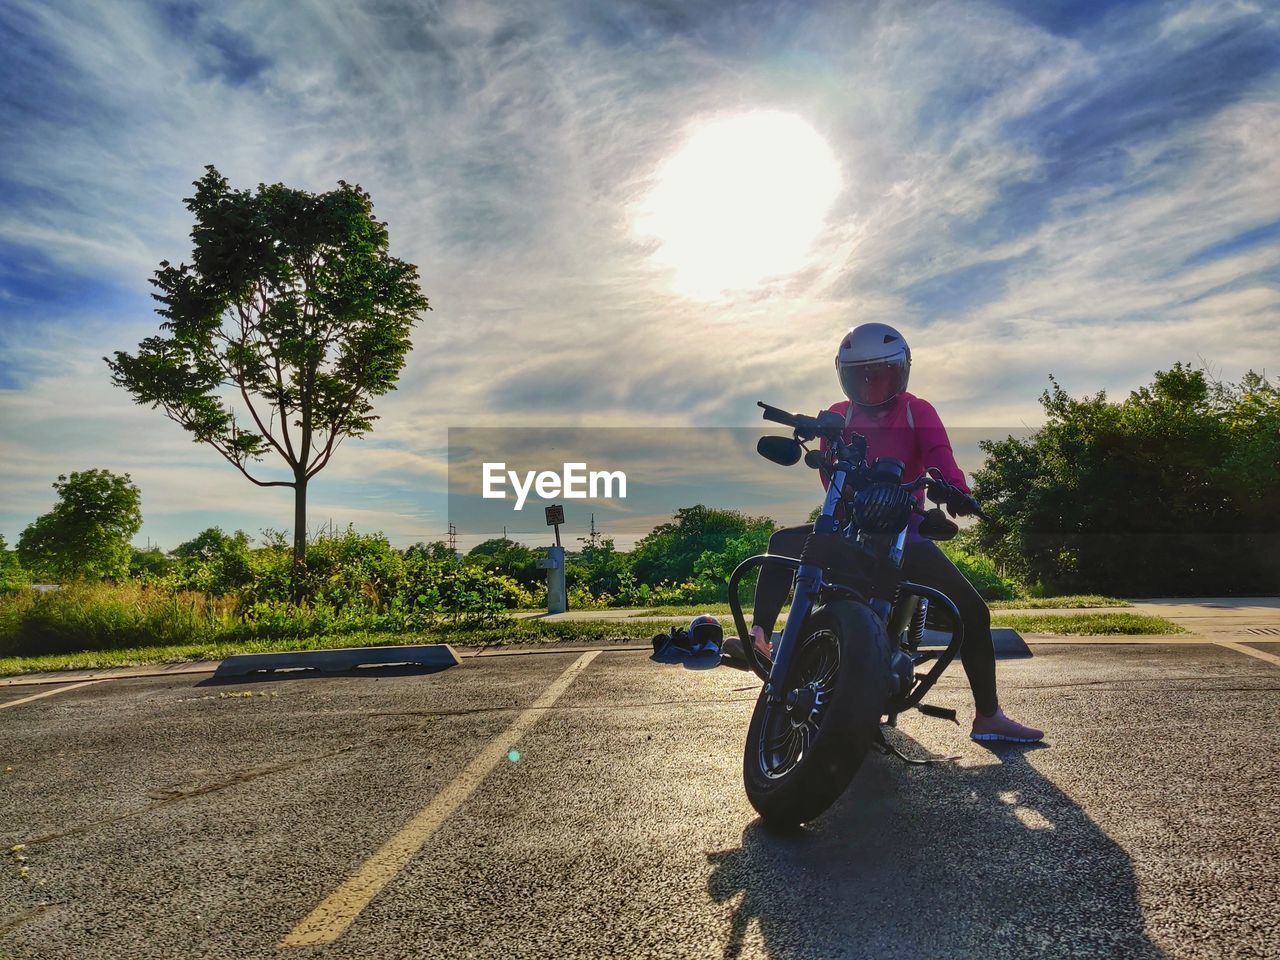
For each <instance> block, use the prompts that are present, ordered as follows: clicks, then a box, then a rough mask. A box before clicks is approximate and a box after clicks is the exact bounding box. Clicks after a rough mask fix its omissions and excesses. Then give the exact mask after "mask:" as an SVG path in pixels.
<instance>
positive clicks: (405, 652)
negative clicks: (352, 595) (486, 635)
mask: <svg viewBox="0 0 1280 960" xmlns="http://www.w3.org/2000/svg"><path fill="white" fill-rule="evenodd" d="M461 662H462V661H461V660H460V659H459V658H458V655H457V653H455V652H454V649H453V647H451V646H449V644H447V643H430V644H416V645H407V646H388V647H339V648H337V649H333V650H298V651H289V652H285V653H244V654H238V655H236V656H231V657H227V659H225V660H223V661H222V662H221V663H220V664H218V668H217V669H216V670H215V671H214V672H213V679H215V680H218V679H221V678H223V677H243V676H247V675H249V674H254V673H274V672H276V671H288V670H318V671H320V672H321V673H347V672H350V671H352V670H357V669H359V668H361V667H387V666H416V667H426V668H429V669H431V670H433V671H436V670H443V669H446V668H448V667H453V666H457V665H458V664H459V663H461Z"/></svg>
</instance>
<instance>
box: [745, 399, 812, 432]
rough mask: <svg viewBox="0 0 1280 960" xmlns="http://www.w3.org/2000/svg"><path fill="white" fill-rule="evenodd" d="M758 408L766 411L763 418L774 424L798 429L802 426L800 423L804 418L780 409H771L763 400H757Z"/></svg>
mask: <svg viewBox="0 0 1280 960" xmlns="http://www.w3.org/2000/svg"><path fill="white" fill-rule="evenodd" d="M756 406H757V407H760V408H762V409H763V410H764V414H763V416H764V418H765V419H766V420H772V421H773V422H774V423H785V424H786V425H787V426H788V427H798V426H799V425H800V422H799V421H800V420H801V419H802V418H801V417H800V415H799V414H796V413H787V411H785V410H783V409H781V408H780V407H771V406H769V404H767V403H765V402H764V401H763V400H757V401H756Z"/></svg>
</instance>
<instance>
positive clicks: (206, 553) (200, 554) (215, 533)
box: [173, 527, 249, 560]
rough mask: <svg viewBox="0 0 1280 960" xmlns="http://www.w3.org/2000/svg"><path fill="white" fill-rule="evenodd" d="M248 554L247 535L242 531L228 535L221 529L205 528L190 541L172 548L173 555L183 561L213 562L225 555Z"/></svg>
mask: <svg viewBox="0 0 1280 960" xmlns="http://www.w3.org/2000/svg"><path fill="white" fill-rule="evenodd" d="M248 552H249V535H248V534H247V533H245V532H244V531H243V530H237V531H236V532H235V533H234V534H228V533H227V532H226V531H224V530H223V529H222V528H221V527H206V528H205V529H204V530H201V531H200V532H199V533H197V534H196V535H195V536H194V537H192V538H191V539H190V540H185V541H183V542H182V543H180V544H178V545H177V546H176V547H174V548H173V555H174V556H175V557H178V558H180V559H183V560H192V559H198V560H213V559H216V558H218V557H222V556H224V555H226V554H231V553H234V554H242V553H248Z"/></svg>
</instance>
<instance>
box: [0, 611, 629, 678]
mask: <svg viewBox="0 0 1280 960" xmlns="http://www.w3.org/2000/svg"><path fill="white" fill-rule="evenodd" d="M651 635H652V631H650V630H648V629H647V628H646V627H644V626H642V625H640V624H630V625H629V624H628V623H627V622H626V621H625V620H608V621H606V620H587V621H570V622H561V623H546V622H542V621H532V622H530V621H528V620H509V621H502V622H499V623H491V624H483V625H469V624H459V625H456V626H447V625H442V626H440V627H438V628H434V629H431V630H426V631H422V632H419V633H360V632H357V633H342V634H329V635H323V636H316V637H310V638H308V639H306V640H302V641H300V640H297V639H290V638H286V639H277V640H243V641H211V642H197V643H179V644H167V645H160V646H133V647H120V648H118V649H106V650H83V651H77V652H74V653H51V654H43V655H39V656H30V657H23V656H8V657H0V676H11V675H14V674H21V673H37V672H41V671H46V670H101V669H105V668H108V667H136V666H145V665H148V664H156V663H190V662H193V661H197V660H221V659H223V658H224V657H229V656H231V655H232V654H237V653H276V652H281V651H287V650H300V649H302V650H328V649H332V648H334V647H380V646H392V645H399V644H410V643H450V644H453V645H454V646H456V647H489V646H492V647H503V646H514V645H526V644H527V645H534V644H544V643H547V644H549V643H568V642H578V643H620V642H624V641H628V640H648V639H649V637H650V636H651Z"/></svg>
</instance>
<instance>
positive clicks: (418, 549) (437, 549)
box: [404, 540, 458, 560]
mask: <svg viewBox="0 0 1280 960" xmlns="http://www.w3.org/2000/svg"><path fill="white" fill-rule="evenodd" d="M404 555H405V558H406V559H408V558H410V557H423V558H425V559H427V560H457V559H458V554H457V553H455V552H454V551H453V550H451V549H449V545H448V544H447V543H445V542H444V541H443V540H432V541H431V542H430V543H423V542H422V541H421V540H419V541H418V542H417V543H415V544H413V545H412V546H409V547H405V549H404Z"/></svg>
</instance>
